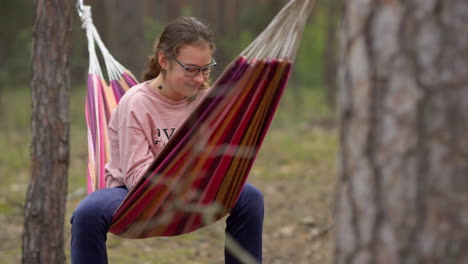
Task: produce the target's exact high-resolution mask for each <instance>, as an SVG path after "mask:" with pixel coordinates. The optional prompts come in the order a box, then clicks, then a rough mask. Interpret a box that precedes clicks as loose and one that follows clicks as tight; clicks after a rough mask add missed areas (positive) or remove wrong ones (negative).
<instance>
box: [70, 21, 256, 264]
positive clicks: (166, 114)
mask: <svg viewBox="0 0 468 264" xmlns="http://www.w3.org/2000/svg"><path fill="white" fill-rule="evenodd" d="M214 49H215V45H214V42H213V36H212V33H211V32H210V31H209V30H208V28H207V27H206V25H204V24H203V23H201V22H200V21H198V20H197V19H195V18H193V17H181V18H179V19H177V20H175V21H173V22H172V23H170V24H168V25H167V26H166V28H165V29H164V31H163V32H162V34H161V36H160V37H159V39H158V41H156V44H155V46H154V49H153V54H152V55H151V56H150V57H149V61H148V67H147V70H146V73H145V75H144V80H145V81H144V82H143V83H141V84H138V85H136V86H134V87H133V88H131V89H130V90H129V91H128V92H127V93H126V94H125V95H124V96H123V97H122V99H121V100H120V102H119V104H118V106H117V108H116V110H115V111H114V112H113V114H112V117H111V119H110V121H109V126H108V134H109V143H110V155H111V159H110V161H109V163H108V164H107V165H106V187H107V188H104V189H100V190H98V191H95V192H93V193H91V194H89V195H88V196H87V197H86V198H84V199H83V201H81V203H80V204H79V205H78V207H77V209H76V210H75V211H74V213H73V216H72V218H71V223H72V238H71V262H72V263H73V264H80V263H82V264H91V263H107V250H106V239H107V232H108V230H109V227H110V225H111V221H112V216H113V214H114V212H115V211H116V209H117V208H118V206H119V205H120V203H121V202H122V201H123V200H124V198H125V196H126V195H127V193H128V190H130V189H131V188H132V187H133V186H134V184H135V183H136V182H137V181H138V179H139V178H140V177H141V176H142V175H143V173H144V172H145V170H146V169H147V167H148V166H149V165H150V164H151V163H152V161H153V160H154V159H155V158H156V157H157V155H158V154H159V153H160V152H161V150H162V148H163V147H164V146H165V145H166V143H167V141H168V140H170V138H171V136H172V135H173V134H174V132H175V131H176V130H177V128H178V127H179V126H180V125H181V124H182V123H183V121H184V120H185V119H186V117H187V116H188V115H190V113H191V112H192V111H193V110H194V108H195V107H196V106H197V104H198V103H199V102H200V101H201V100H202V99H203V97H204V96H205V94H206V93H207V89H208V83H209V82H208V81H209V75H210V72H211V71H212V69H213V68H214V66H215V65H216V62H215V60H214V59H213V52H214ZM226 224H227V225H226V235H229V236H231V237H232V238H234V239H235V240H236V241H237V242H238V243H239V244H240V245H241V246H242V247H243V248H244V249H245V250H246V251H247V252H249V253H250V254H251V255H252V256H253V257H254V258H255V259H256V260H257V261H258V262H259V263H261V259H262V230H263V195H262V193H261V192H260V191H259V190H258V189H257V188H255V187H254V186H253V185H250V184H248V183H247V184H246V185H245V186H244V188H243V189H242V191H241V194H240V197H239V200H238V201H237V203H236V205H235V206H234V208H233V209H232V210H231V212H230V214H229V216H228V218H227V220H226ZM225 262H226V263H240V262H239V260H238V259H237V258H236V256H234V255H233V254H231V253H230V252H229V251H228V250H225Z"/></svg>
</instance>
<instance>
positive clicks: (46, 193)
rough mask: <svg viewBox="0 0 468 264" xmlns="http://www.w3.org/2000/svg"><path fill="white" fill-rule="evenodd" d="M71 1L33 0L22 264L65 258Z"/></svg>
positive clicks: (50, 261) (48, 263)
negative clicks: (28, 163)
mask: <svg viewBox="0 0 468 264" xmlns="http://www.w3.org/2000/svg"><path fill="white" fill-rule="evenodd" d="M73 11H75V10H74V9H73V3H72V2H70V1H58V0H43V1H36V18H35V22H34V28H33V46H32V81H31V89H32V143H31V165H32V168H31V169H32V177H31V181H30V183H29V188H28V192H27V197H26V206H25V213H24V215H25V217H24V233H23V246H22V250H23V252H22V253H23V255H22V263H24V264H33V263H47V264H54V263H64V262H65V254H64V235H63V231H64V217H65V202H66V193H67V178H68V164H69V96H70V84H69V72H68V67H69V56H70V38H71V34H70V33H71V22H72V21H71V12H73Z"/></svg>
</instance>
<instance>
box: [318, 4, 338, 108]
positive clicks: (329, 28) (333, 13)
mask: <svg viewBox="0 0 468 264" xmlns="http://www.w3.org/2000/svg"><path fill="white" fill-rule="evenodd" d="M342 2H343V1H342V0H327V3H326V6H325V8H326V10H325V13H326V17H327V19H326V30H325V36H324V37H325V52H324V56H323V58H324V62H323V64H324V67H323V71H324V72H323V77H324V82H325V87H326V89H325V92H326V99H327V102H328V105H329V106H330V107H331V109H335V106H336V91H337V81H336V76H337V72H338V56H337V51H338V45H337V43H338V41H337V31H338V30H337V29H338V22H339V18H340V17H341V6H342Z"/></svg>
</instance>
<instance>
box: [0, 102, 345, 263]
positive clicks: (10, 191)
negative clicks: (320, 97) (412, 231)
mask: <svg viewBox="0 0 468 264" xmlns="http://www.w3.org/2000/svg"><path fill="white" fill-rule="evenodd" d="M8 101H10V100H7V102H8ZM11 102H12V103H15V99H14V98H13V99H12V100H11ZM80 107H81V106H80V105H78V106H73V105H72V115H71V118H72V128H71V164H70V173H69V196H68V201H67V213H66V223H65V231H66V232H65V241H66V245H65V250H66V254H67V263H70V261H69V258H68V257H69V241H70V234H69V230H70V224H69V221H68V220H69V218H70V216H71V213H72V212H73V210H74V208H76V206H77V204H78V203H79V201H80V200H81V199H82V198H83V197H84V196H85V188H84V186H85V184H86V183H85V178H86V177H85V168H86V162H87V161H86V156H87V150H86V144H83V142H86V141H85V140H86V132H85V130H83V128H82V125H80V123H82V122H83V120H82V117H80V116H79V115H80V114H82V108H81V109H80ZM74 108H76V109H74ZM75 110H76V111H75ZM280 111H281V109H280ZM75 112H77V113H79V114H76V116H75V114H74V113H75ZM17 114H18V115H22V113H17ZM24 115H28V114H27V113H24ZM2 118H4V119H5V120H3V121H2V123H8V124H11V123H15V125H10V126H8V127H6V126H5V127H2V129H1V130H0V148H2V149H4V150H8V151H3V153H1V154H0V179H1V180H2V185H1V186H0V226H1V227H2V229H1V230H2V231H1V232H0V263H5V264H10V263H20V262H21V236H22V227H23V214H24V212H23V205H24V199H25V194H26V190H27V185H28V179H29V175H30V170H29V169H28V165H27V164H28V159H29V149H28V144H29V139H28V137H29V127H28V126H29V122H30V121H29V120H30V119H28V118H26V120H25V121H22V122H15V120H18V119H21V118H20V117H15V116H7V117H5V116H3V117H2ZM74 119H78V121H74ZM76 123H78V124H76ZM337 148H338V147H337V137H336V131H335V129H334V128H333V127H330V126H323V125H322V124H318V123H317V122H308V123H302V124H299V125H294V126H287V128H285V126H283V127H280V126H278V127H277V128H276V127H275V125H273V127H272V129H271V130H270V132H269V134H268V135H267V137H266V139H265V141H264V143H263V147H262V149H261V151H260V153H259V155H258V158H257V161H256V163H255V165H254V167H253V168H252V171H251V174H250V176H249V180H248V181H249V182H250V183H252V184H254V185H255V186H257V187H258V188H259V189H260V190H261V191H262V192H263V194H264V199H265V221H264V234H263V256H264V263H268V264H276V263H278V264H280V263H281V264H289V263H292V264H296V263H297V264H301V263H304V264H310V263H320V264H322V263H331V261H332V250H333V242H332V238H333V219H332V212H333V199H334V190H335V174H336V172H335V167H336V156H337ZM224 220H225V219H222V220H220V221H218V222H217V223H215V224H213V225H211V226H208V227H206V228H203V229H201V230H199V231H196V232H193V233H190V234H187V235H182V236H179V237H170V238H167V237H162V238H150V239H141V240H129V239H122V238H119V237H117V236H114V235H109V239H108V253H109V263H111V264H126V263H148V264H153V263H162V264H174V263H194V264H195V263H203V264H205V263H224V262H223V259H224V228H225V223H224Z"/></svg>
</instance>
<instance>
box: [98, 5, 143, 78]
mask: <svg viewBox="0 0 468 264" xmlns="http://www.w3.org/2000/svg"><path fill="white" fill-rule="evenodd" d="M104 2H105V7H106V12H107V15H106V31H107V32H106V34H105V36H106V37H105V41H106V42H105V44H106V45H107V47H108V48H109V51H110V53H111V54H112V55H113V56H114V57H115V58H116V60H117V61H119V62H120V63H121V64H122V65H123V66H124V67H125V68H127V69H129V70H130V71H131V72H132V73H133V74H134V75H135V77H137V78H138V79H139V78H140V77H141V76H142V72H143V67H144V65H145V62H146V60H145V56H146V52H148V51H146V50H144V48H145V43H144V29H143V28H144V25H143V24H144V21H143V17H144V4H145V3H144V1H143V0H137V1H128V0H106V1H104Z"/></svg>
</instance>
